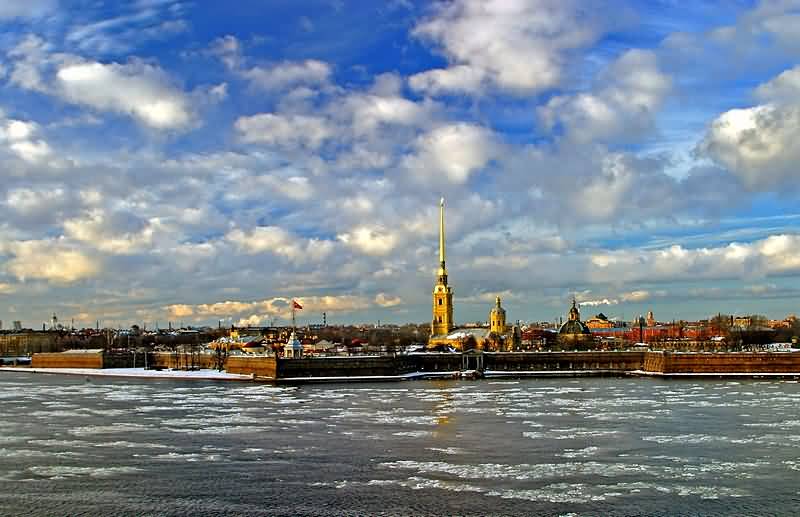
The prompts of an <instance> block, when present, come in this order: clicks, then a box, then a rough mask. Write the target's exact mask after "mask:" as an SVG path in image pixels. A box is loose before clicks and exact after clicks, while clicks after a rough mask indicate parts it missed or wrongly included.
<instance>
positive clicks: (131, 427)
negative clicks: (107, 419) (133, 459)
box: [67, 422, 147, 436]
mask: <svg viewBox="0 0 800 517" xmlns="http://www.w3.org/2000/svg"><path fill="white" fill-rule="evenodd" d="M144 429H147V426H146V425H144V424H135V423H129V422H120V423H116V424H110V425H86V426H80V427H73V428H72V429H70V430H69V431H67V432H68V433H69V434H71V435H74V436H93V435H98V434H118V433H133V432H136V431H142V430H144Z"/></svg>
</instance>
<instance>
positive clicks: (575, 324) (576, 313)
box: [558, 298, 592, 334]
mask: <svg viewBox="0 0 800 517" xmlns="http://www.w3.org/2000/svg"><path fill="white" fill-rule="evenodd" d="M558 333H559V334H591V333H592V331H591V330H589V327H587V326H586V324H585V323H584V322H582V321H581V313H580V310H578V304H577V302H576V301H575V298H573V299H572V308H571V309H570V310H569V319H568V320H567V321H565V322H564V324H563V325H561V328H560V329H559V330H558Z"/></svg>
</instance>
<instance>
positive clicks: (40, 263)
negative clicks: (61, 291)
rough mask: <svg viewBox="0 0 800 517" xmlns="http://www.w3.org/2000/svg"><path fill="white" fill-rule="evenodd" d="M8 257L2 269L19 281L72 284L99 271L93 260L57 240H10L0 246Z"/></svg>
mask: <svg viewBox="0 0 800 517" xmlns="http://www.w3.org/2000/svg"><path fill="white" fill-rule="evenodd" d="M2 250H3V251H5V252H6V253H8V254H10V255H11V256H12V258H11V259H10V260H9V261H8V262H6V264H5V269H6V271H7V272H8V273H10V274H12V275H14V276H15V277H17V278H18V279H19V280H22V281H25V280H27V279H36V280H46V281H48V282H51V283H53V284H72V283H75V282H78V281H80V280H85V279H88V278H93V277H95V276H97V275H98V274H99V273H100V272H101V267H100V263H99V261H98V260H97V259H95V258H93V257H91V256H89V255H87V254H86V253H84V252H83V251H81V250H80V249H78V248H76V247H73V246H70V245H68V244H67V243H65V242H62V241H60V240H30V241H13V242H10V243H7V244H5V245H4V246H3V248H2Z"/></svg>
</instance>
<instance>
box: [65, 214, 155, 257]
mask: <svg viewBox="0 0 800 517" xmlns="http://www.w3.org/2000/svg"><path fill="white" fill-rule="evenodd" d="M162 226H163V225H162V223H161V221H159V220H158V219H153V220H150V221H143V220H141V219H140V218H138V217H136V216H134V215H133V214H130V213H122V212H115V213H112V214H107V213H106V212H104V211H103V210H99V209H95V210H92V211H90V212H89V213H87V214H84V215H82V216H81V217H76V218H73V219H68V220H66V221H64V232H65V235H66V236H67V237H69V238H71V239H75V240H77V241H81V242H84V243H87V244H89V245H91V246H93V247H95V248H97V249H99V250H101V251H104V252H106V253H111V254H114V255H130V254H133V253H137V252H140V251H143V250H146V249H148V248H150V246H151V245H152V243H153V239H154V236H155V234H156V233H157V232H158V231H159V230H160V229H161V228H162Z"/></svg>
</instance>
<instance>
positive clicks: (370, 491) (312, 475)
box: [0, 372, 800, 516]
mask: <svg viewBox="0 0 800 517" xmlns="http://www.w3.org/2000/svg"><path fill="white" fill-rule="evenodd" d="M798 505H800V385H798V384H797V383H794V382H782V381H741V382H739V381H737V382H732V381H724V380H723V381H662V380H654V379H642V378H631V379H626V378H598V379H529V380H519V381H497V382H495V381H477V382H475V381H471V382H470V381H466V382H459V381H419V382H405V383H397V384H346V385H341V384H340V385H316V386H302V387H274V386H269V385H259V384H249V383H247V384H245V383H230V382H229V383H213V382H204V381H196V382H180V383H178V382H173V381H142V380H107V379H92V380H91V381H88V380H86V379H84V378H82V377H67V376H52V375H31V374H17V373H8V372H0V515H71V516H73V515H131V516H141V515H215V516H219V515H292V516H294V515H534V514H536V515H767V514H769V515H791V514H796V512H797V511H798V507H799V506H798Z"/></svg>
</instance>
